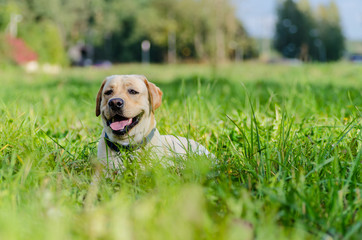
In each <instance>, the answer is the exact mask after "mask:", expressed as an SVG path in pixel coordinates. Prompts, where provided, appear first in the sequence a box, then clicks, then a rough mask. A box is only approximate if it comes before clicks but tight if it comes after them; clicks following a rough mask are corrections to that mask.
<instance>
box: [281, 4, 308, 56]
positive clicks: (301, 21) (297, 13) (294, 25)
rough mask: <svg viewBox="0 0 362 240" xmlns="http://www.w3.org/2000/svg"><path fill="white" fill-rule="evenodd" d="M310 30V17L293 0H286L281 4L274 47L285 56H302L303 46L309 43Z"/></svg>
mask: <svg viewBox="0 0 362 240" xmlns="http://www.w3.org/2000/svg"><path fill="white" fill-rule="evenodd" d="M310 30H311V26H310V21H309V19H308V17H307V16H306V15H305V14H304V13H303V12H302V11H301V10H300V9H299V7H298V6H297V4H296V3H295V2H294V1H293V0H286V1H284V2H283V3H282V4H281V5H279V8H278V20H277V24H276V32H275V37H274V47H275V48H276V49H277V50H278V51H279V52H280V53H281V54H282V55H283V56H284V57H287V58H298V57H300V54H301V50H302V48H305V47H304V46H308V45H309V44H308V42H309V32H310ZM303 51H305V50H303ZM307 51H308V50H307Z"/></svg>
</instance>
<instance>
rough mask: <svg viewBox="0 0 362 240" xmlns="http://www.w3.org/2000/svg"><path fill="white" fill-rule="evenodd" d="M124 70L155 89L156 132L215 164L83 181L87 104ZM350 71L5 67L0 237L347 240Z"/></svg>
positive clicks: (353, 137)
mask: <svg viewBox="0 0 362 240" xmlns="http://www.w3.org/2000/svg"><path fill="white" fill-rule="evenodd" d="M123 73H138V74H144V75H146V76H147V77H148V78H149V80H150V81H152V82H155V83H156V84H157V85H158V86H159V87H160V88H161V89H162V91H163V92H164V99H163V105H162V106H161V108H160V109H159V110H157V112H156V120H157V123H158V125H157V126H158V129H159V131H160V132H161V134H174V135H179V136H185V137H189V138H192V139H195V140H196V141H198V142H200V143H202V144H204V145H205V146H206V147H207V148H208V149H209V150H210V151H211V152H212V153H214V154H215V155H216V157H217V158H218V162H217V163H216V164H215V163H212V162H211V160H210V159H207V158H205V157H197V156H192V155H190V157H189V159H187V161H186V162H183V160H181V159H172V161H175V166H174V167H164V166H163V165H162V164H159V162H158V161H157V159H151V160H150V159H148V158H147V156H145V157H144V158H143V160H142V161H145V162H148V161H151V162H150V164H148V165H145V166H146V167H140V166H139V165H137V164H133V165H129V166H130V167H129V168H128V169H126V170H125V172H124V173H123V174H122V175H117V176H113V177H111V178H105V177H104V178H102V179H101V180H100V181H99V182H96V181H94V179H93V174H94V170H95V168H96V166H97V160H96V146H97V141H98V139H99V136H100V133H101V129H102V126H101V120H100V119H97V118H96V117H95V114H94V109H95V95H96V93H97V91H98V88H99V86H100V84H101V82H102V80H103V79H104V77H105V76H107V75H112V74H123ZM361 75H362V69H361V68H360V66H357V65H347V64H326V65H303V66H299V67H290V66H277V65H261V64H256V63H248V64H240V65H225V66H220V67H219V68H218V69H216V71H215V69H214V70H212V69H209V67H208V66H206V65H174V66H166V65H165V66H164V65H151V66H141V65H121V66H116V67H114V68H111V69H105V70H104V69H102V70H100V69H93V68H89V69H69V70H67V71H65V72H64V73H62V74H61V75H58V76H48V75H40V74H35V75H26V74H25V73H23V72H21V71H18V70H7V71H6V72H3V73H2V87H1V89H0V94H1V96H2V98H1V101H0V112H1V116H0V118H1V124H0V131H1V133H2V134H1V135H0V158H1V160H2V161H1V163H0V212H1V214H0V238H1V239H73V238H74V239H321V238H323V239H327V238H329V237H331V238H336V239H343V238H349V239H359V237H360V236H361V229H362V224H361V220H362V218H361V211H360V209H361V207H362V201H361V187H362V183H361V159H362V157H361V154H362V151H361V145H362V143H361V139H362V136H361V134H362V133H361V128H362V127H361V106H362V81H361V78H360V76H361ZM248 96H249V97H248ZM92 179H93V180H92Z"/></svg>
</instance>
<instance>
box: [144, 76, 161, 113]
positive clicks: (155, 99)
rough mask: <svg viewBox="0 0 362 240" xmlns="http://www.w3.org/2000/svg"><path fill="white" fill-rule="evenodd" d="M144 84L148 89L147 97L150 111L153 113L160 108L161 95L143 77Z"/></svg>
mask: <svg viewBox="0 0 362 240" xmlns="http://www.w3.org/2000/svg"><path fill="white" fill-rule="evenodd" d="M144 82H145V84H146V86H147V89H148V97H149V101H150V104H151V106H152V111H155V110H156V109H157V108H159V107H160V106H161V102H162V94H163V93H162V91H161V90H160V89H159V88H158V87H157V86H156V85H155V84H153V83H151V82H149V81H148V80H147V78H146V77H144Z"/></svg>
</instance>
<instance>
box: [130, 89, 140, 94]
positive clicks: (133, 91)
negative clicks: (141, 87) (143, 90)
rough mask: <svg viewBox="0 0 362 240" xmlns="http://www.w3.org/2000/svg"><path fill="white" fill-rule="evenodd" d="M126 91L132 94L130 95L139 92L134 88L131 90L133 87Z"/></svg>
mask: <svg viewBox="0 0 362 240" xmlns="http://www.w3.org/2000/svg"><path fill="white" fill-rule="evenodd" d="M128 93H129V94H132V95H136V94H139V92H137V91H136V90H133V89H128Z"/></svg>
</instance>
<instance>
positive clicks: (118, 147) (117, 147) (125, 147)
mask: <svg viewBox="0 0 362 240" xmlns="http://www.w3.org/2000/svg"><path fill="white" fill-rule="evenodd" d="M155 131H156V128H153V129H152V130H151V132H150V133H149V134H148V135H147V137H146V138H144V139H143V140H142V141H141V142H140V143H139V144H134V145H131V144H128V145H122V144H118V143H114V142H112V141H111V140H110V139H109V137H108V135H107V133H106V132H105V136H104V140H105V141H106V144H107V146H108V147H109V148H110V149H112V150H113V151H115V152H117V153H118V152H120V151H121V149H123V150H126V151H135V150H137V149H140V148H141V147H142V146H144V145H146V144H147V143H149V142H150V141H151V140H152V138H153V135H154V134H155Z"/></svg>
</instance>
